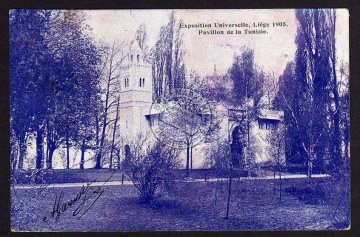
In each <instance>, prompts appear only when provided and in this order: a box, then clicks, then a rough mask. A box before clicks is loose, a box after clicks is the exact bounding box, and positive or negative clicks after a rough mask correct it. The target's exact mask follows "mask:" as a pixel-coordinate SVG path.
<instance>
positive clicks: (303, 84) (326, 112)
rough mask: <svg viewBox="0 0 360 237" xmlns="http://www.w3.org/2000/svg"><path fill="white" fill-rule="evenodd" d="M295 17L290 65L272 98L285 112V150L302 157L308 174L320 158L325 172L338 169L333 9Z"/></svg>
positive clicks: (298, 12) (336, 83) (337, 97)
mask: <svg viewBox="0 0 360 237" xmlns="http://www.w3.org/2000/svg"><path fill="white" fill-rule="evenodd" d="M296 17H297V20H298V30H297V37H296V44H297V51H296V55H295V67H292V68H290V66H288V67H287V68H286V70H285V72H284V74H283V77H282V78H280V83H282V85H280V88H279V93H278V95H279V99H278V102H277V103H279V104H282V106H281V107H282V109H284V110H285V120H286V121H285V124H286V126H288V131H289V132H288V133H287V135H288V136H289V138H290V136H292V138H291V139H290V140H291V144H292V151H290V154H291V155H292V156H294V155H296V154H299V156H300V157H303V159H302V160H303V161H305V162H306V163H307V173H308V175H309V176H311V174H312V172H313V165H314V164H316V165H317V166H318V167H320V168H321V169H322V170H323V171H324V169H325V168H326V167H324V164H322V162H323V161H324V160H325V159H328V158H330V160H331V163H332V166H333V171H334V172H333V171H331V172H332V173H334V174H335V173H339V168H340V167H342V159H341V149H340V144H341V141H340V140H339V139H341V136H340V127H339V126H340V118H339V116H340V114H341V111H340V104H339V82H338V79H337V73H336V59H335V56H336V49H335V22H336V14H335V11H333V10H318V9H304V10H297V11H296ZM281 100H282V101H283V102H281ZM286 117H289V119H287V118H286ZM329 154H330V155H329ZM327 168H330V167H327ZM336 170H337V171H336ZM328 172H330V170H329V169H328Z"/></svg>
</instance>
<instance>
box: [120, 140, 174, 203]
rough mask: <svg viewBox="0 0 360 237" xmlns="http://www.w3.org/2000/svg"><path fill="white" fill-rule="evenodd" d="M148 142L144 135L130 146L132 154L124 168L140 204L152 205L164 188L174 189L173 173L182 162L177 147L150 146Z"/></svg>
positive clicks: (125, 162)
mask: <svg viewBox="0 0 360 237" xmlns="http://www.w3.org/2000/svg"><path fill="white" fill-rule="evenodd" d="M146 141H147V138H146V137H144V136H142V135H139V136H138V137H137V140H135V141H134V142H133V143H132V144H131V145H130V154H129V155H128V157H127V159H125V160H124V161H123V162H124V163H123V166H124V169H125V172H126V174H127V175H128V176H129V177H130V179H131V180H132V182H133V184H134V186H135V187H136V189H137V191H138V193H139V197H140V202H141V203H146V204H151V203H152V201H153V200H154V198H155V196H156V194H157V193H159V192H161V189H162V188H171V187H172V185H173V184H174V180H173V179H174V174H173V172H174V170H175V169H177V168H178V167H179V164H180V162H179V152H178V150H177V149H176V148H175V147H170V146H168V145H165V144H162V143H160V142H156V143H155V144H151V145H150V144H146ZM146 147H147V148H146Z"/></svg>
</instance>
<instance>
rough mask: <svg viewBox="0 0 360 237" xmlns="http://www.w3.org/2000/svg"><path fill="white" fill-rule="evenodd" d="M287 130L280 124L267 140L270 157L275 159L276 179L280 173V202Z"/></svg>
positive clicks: (273, 161)
mask: <svg viewBox="0 0 360 237" xmlns="http://www.w3.org/2000/svg"><path fill="white" fill-rule="evenodd" d="M285 130H286V128H285V126H284V124H281V123H280V124H278V126H276V128H275V129H273V130H271V131H270V133H269V134H268V136H267V138H266V140H267V142H268V143H269V147H268V149H267V150H268V152H269V155H270V156H271V157H272V158H273V160H272V164H273V166H274V178H275V173H276V171H277V172H278V173H279V176H280V179H279V195H280V196H279V200H280V202H281V195H282V179H281V174H282V171H283V167H284V166H285V144H286V137H285V134H286V133H285V132H286V131H285Z"/></svg>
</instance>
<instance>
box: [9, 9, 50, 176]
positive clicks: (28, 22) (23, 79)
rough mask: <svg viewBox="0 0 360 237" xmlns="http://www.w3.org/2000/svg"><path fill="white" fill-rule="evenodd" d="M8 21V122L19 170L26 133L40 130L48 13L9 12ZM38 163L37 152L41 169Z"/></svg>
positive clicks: (44, 109) (23, 154)
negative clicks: (13, 138) (17, 152)
mask: <svg viewBox="0 0 360 237" xmlns="http://www.w3.org/2000/svg"><path fill="white" fill-rule="evenodd" d="M9 19H10V29H9V30H10V88H11V91H10V103H11V105H10V114H11V120H10V121H11V127H12V131H13V132H14V134H15V136H16V138H17V140H18V143H19V149H20V152H19V160H18V167H19V169H22V168H23V160H24V156H25V151H26V146H27V145H26V143H27V138H28V136H29V134H30V133H32V132H33V131H36V130H38V129H39V128H42V126H43V124H42V122H41V121H42V119H43V118H44V114H45V111H46V99H45V97H44V95H45V94H44V93H43V92H44V88H42V87H41V84H42V83H43V81H44V79H45V78H44V74H46V71H47V66H46V61H47V58H48V55H47V53H48V46H47V44H46V36H47V31H48V29H49V24H50V11H33V10H12V11H10V16H9ZM40 131H42V130H41V129H39V132H40ZM39 136H41V134H39ZM39 150H40V149H38V151H39ZM41 162H42V157H41V153H40V152H38V159H37V167H41Z"/></svg>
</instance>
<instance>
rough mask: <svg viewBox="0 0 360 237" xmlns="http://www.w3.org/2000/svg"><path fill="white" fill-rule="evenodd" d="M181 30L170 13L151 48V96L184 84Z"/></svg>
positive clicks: (159, 94)
mask: <svg viewBox="0 0 360 237" xmlns="http://www.w3.org/2000/svg"><path fill="white" fill-rule="evenodd" d="M182 37H183V36H182V32H181V30H180V24H176V19H175V16H174V13H171V15H170V18H169V22H168V24H167V25H165V26H162V27H161V29H160V35H159V39H158V41H157V42H156V44H155V46H154V48H153V49H152V62H153V63H152V73H153V92H154V93H153V96H154V99H156V98H159V96H161V95H162V94H163V93H165V92H166V91H170V90H172V89H174V88H182V87H184V85H185V71H186V69H185V64H184V61H183V55H184V53H185V51H184V49H183V40H182Z"/></svg>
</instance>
